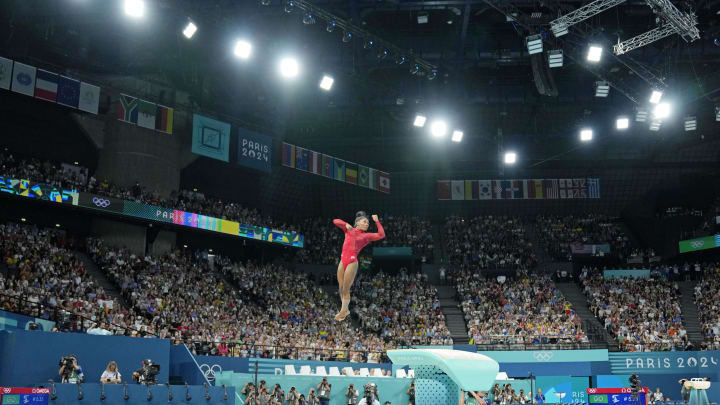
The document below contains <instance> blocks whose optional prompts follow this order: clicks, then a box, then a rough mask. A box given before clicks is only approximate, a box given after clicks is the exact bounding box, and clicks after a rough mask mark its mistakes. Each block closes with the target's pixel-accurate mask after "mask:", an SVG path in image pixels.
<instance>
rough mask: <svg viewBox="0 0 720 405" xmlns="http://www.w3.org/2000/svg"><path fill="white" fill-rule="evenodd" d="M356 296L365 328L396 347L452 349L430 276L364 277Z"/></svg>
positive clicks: (355, 287) (360, 278) (360, 277)
mask: <svg viewBox="0 0 720 405" xmlns="http://www.w3.org/2000/svg"><path fill="white" fill-rule="evenodd" d="M352 296H353V298H354V300H355V308H356V311H357V314H358V316H359V317H360V322H361V323H362V326H363V328H364V329H366V330H367V331H370V332H373V333H378V334H380V335H381V336H382V337H383V338H384V339H386V340H388V341H390V342H393V343H394V345H403V346H406V345H451V344H452V343H453V342H452V338H451V337H450V331H449V330H448V328H447V326H446V325H445V316H444V315H443V313H442V311H441V310H440V301H439V299H438V296H437V290H436V289H435V288H434V287H433V286H432V285H430V284H429V283H428V281H427V276H424V275H421V274H420V273H413V274H408V272H407V271H405V270H402V271H401V272H400V273H399V274H397V275H390V274H386V273H383V272H379V273H377V274H369V273H365V272H363V273H360V274H359V275H358V276H357V279H356V280H355V283H354V284H353V293H352Z"/></svg>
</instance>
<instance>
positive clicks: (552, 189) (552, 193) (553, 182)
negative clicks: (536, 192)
mask: <svg viewBox="0 0 720 405" xmlns="http://www.w3.org/2000/svg"><path fill="white" fill-rule="evenodd" d="M543 188H544V189H545V198H548V199H558V198H559V197H558V196H559V193H558V181H557V179H545V180H543Z"/></svg>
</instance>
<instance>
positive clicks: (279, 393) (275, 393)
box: [270, 384, 285, 405]
mask: <svg viewBox="0 0 720 405" xmlns="http://www.w3.org/2000/svg"><path fill="white" fill-rule="evenodd" d="M270 396H271V397H272V402H273V404H279V405H282V402H283V398H285V393H284V392H283V390H282V388H280V384H275V386H274V387H273V390H272V394H270Z"/></svg>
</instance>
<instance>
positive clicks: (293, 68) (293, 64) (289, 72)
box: [278, 58, 300, 79]
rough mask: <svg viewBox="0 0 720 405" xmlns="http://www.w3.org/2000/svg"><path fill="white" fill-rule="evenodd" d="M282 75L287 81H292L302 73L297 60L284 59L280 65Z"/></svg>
mask: <svg viewBox="0 0 720 405" xmlns="http://www.w3.org/2000/svg"><path fill="white" fill-rule="evenodd" d="M278 70H279V71H280V75H281V76H282V77H284V78H286V79H292V78H294V77H296V76H297V75H298V73H299V72H300V66H299V65H298V62H297V60H295V59H293V58H282V59H280V63H279V64H278Z"/></svg>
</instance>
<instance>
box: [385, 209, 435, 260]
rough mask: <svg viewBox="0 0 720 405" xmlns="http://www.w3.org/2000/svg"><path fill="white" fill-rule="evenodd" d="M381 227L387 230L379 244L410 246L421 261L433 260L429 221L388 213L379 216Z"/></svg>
mask: <svg viewBox="0 0 720 405" xmlns="http://www.w3.org/2000/svg"><path fill="white" fill-rule="evenodd" d="M381 219H382V221H383V227H384V228H385V229H386V230H387V232H386V235H385V239H383V240H382V241H381V242H380V245H381V246H388V247H389V246H392V247H395V246H406V247H411V248H412V250H413V254H414V255H415V257H417V258H419V259H420V261H421V262H422V263H432V262H433V256H434V255H433V250H434V248H435V245H434V243H433V235H432V226H431V225H430V221H428V220H427V219H423V218H420V217H403V216H393V215H388V216H387V217H383V218H381Z"/></svg>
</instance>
